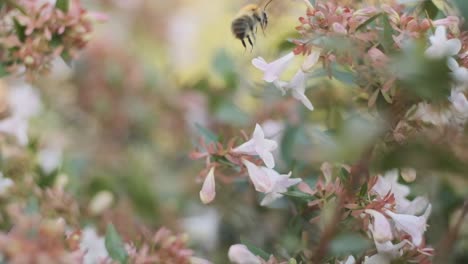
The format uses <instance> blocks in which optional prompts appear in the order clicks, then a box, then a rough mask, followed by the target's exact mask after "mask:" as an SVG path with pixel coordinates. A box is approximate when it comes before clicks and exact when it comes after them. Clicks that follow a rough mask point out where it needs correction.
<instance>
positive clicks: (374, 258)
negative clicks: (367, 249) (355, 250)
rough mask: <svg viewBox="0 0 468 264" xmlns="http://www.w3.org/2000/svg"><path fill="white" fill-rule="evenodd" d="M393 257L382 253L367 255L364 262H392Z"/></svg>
mask: <svg viewBox="0 0 468 264" xmlns="http://www.w3.org/2000/svg"><path fill="white" fill-rule="evenodd" d="M390 263H391V259H390V258H389V257H387V256H385V255H382V254H375V255H372V256H370V257H368V256H366V257H365V258H364V262H363V264H390Z"/></svg>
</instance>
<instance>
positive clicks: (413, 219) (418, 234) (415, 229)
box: [385, 204, 432, 247]
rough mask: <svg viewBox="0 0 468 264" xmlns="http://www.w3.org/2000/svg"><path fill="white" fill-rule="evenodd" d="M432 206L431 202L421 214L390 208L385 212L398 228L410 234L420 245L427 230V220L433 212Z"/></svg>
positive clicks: (413, 240) (416, 243)
mask: <svg viewBox="0 0 468 264" xmlns="http://www.w3.org/2000/svg"><path fill="white" fill-rule="evenodd" d="M431 208H432V206H431V205H430V204H429V206H428V207H427V208H426V211H425V212H424V214H423V215H421V216H414V215H407V214H397V213H394V212H392V211H390V210H386V211H385V213H386V214H387V215H388V216H390V217H391V218H392V219H393V221H394V222H395V227H396V229H398V230H400V231H403V232H405V233H407V234H409V235H410V236H411V241H412V242H413V244H415V245H416V246H418V247H419V246H420V245H421V243H422V240H423V234H424V232H425V231H426V222H427V218H428V217H429V215H430V213H431Z"/></svg>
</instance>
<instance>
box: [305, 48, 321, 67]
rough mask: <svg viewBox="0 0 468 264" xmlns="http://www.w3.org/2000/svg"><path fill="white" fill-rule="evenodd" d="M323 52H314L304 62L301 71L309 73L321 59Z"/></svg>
mask: <svg viewBox="0 0 468 264" xmlns="http://www.w3.org/2000/svg"><path fill="white" fill-rule="evenodd" d="M320 54H321V52H320V51H319V50H314V51H312V52H311V53H310V54H309V55H308V56H307V57H306V58H305V59H304V62H302V65H301V69H302V70H303V71H305V72H308V71H309V70H310V69H311V68H312V67H314V66H315V64H317V62H318V60H319V59H320Z"/></svg>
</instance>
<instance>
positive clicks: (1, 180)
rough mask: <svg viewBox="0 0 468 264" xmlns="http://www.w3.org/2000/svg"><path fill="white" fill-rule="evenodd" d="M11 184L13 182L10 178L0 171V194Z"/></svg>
mask: <svg viewBox="0 0 468 264" xmlns="http://www.w3.org/2000/svg"><path fill="white" fill-rule="evenodd" d="M13 184H14V182H13V181H12V180H11V179H10V178H5V177H3V173H1V172H0V196H4V195H6V194H7V191H8V189H9V188H10V187H11V186H13Z"/></svg>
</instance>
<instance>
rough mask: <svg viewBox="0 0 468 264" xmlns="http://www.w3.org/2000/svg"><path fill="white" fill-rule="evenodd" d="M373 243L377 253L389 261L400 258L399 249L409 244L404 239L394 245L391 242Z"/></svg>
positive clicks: (400, 252)
mask: <svg viewBox="0 0 468 264" xmlns="http://www.w3.org/2000/svg"><path fill="white" fill-rule="evenodd" d="M374 242H375V247H376V248H377V252H378V253H379V254H380V255H383V256H385V257H387V258H388V259H390V260H393V259H397V258H399V257H401V255H403V252H402V250H401V248H402V247H404V246H405V245H406V244H410V242H409V241H408V240H406V239H405V240H403V241H401V242H400V243H398V244H395V245H394V244H393V243H392V242H391V241H386V242H383V243H379V242H377V241H374Z"/></svg>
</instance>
